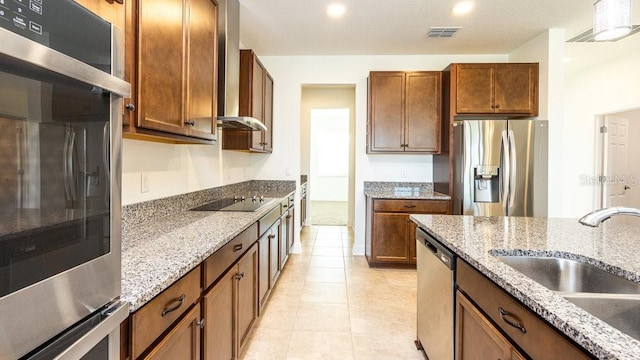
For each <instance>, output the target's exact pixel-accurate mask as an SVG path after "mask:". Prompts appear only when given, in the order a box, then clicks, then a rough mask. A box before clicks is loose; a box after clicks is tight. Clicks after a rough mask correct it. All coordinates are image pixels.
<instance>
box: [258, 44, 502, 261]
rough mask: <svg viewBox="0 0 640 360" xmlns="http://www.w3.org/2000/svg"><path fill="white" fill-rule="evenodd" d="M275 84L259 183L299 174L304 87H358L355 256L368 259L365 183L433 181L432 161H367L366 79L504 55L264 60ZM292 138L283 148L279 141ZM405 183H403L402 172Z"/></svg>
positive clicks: (395, 157) (383, 158)
mask: <svg viewBox="0 0 640 360" xmlns="http://www.w3.org/2000/svg"><path fill="white" fill-rule="evenodd" d="M260 60H261V61H262V63H263V64H264V65H265V67H266V68H267V69H268V71H269V73H270V74H271V75H272V76H273V78H274V105H273V107H274V116H273V117H274V122H275V125H274V144H275V145H274V146H275V149H274V153H273V155H272V156H270V157H268V158H265V159H264V161H262V162H261V163H260V170H259V171H258V172H257V178H259V179H269V178H274V177H279V176H281V174H282V169H283V167H287V168H290V169H292V171H293V173H294V174H296V176H297V174H299V173H300V141H299V136H293V135H292V134H300V102H301V91H302V85H304V84H355V87H356V89H355V91H356V114H355V116H356V124H355V125H356V128H355V147H356V155H355V167H356V174H355V194H356V198H355V219H354V221H355V223H354V233H355V246H354V253H355V254H364V220H365V216H364V211H365V206H364V195H363V192H362V190H363V182H364V181H427V182H430V181H432V175H433V170H432V157H431V156H430V155H379V154H375V155H367V154H366V152H365V146H366V128H367V126H366V123H367V76H368V74H369V71H373V70H442V69H444V68H445V67H446V66H447V65H448V64H450V63H452V62H494V61H506V60H507V56H506V55H437V56H435V55H431V56H429V55H416V56H262V57H260ZM283 137H290V138H292V139H293V141H289V143H288V144H285V145H284V146H282V147H281V146H280V145H279V141H278V139H279V138H283ZM402 170H404V171H406V174H407V176H406V178H401V177H400V173H401V171H402Z"/></svg>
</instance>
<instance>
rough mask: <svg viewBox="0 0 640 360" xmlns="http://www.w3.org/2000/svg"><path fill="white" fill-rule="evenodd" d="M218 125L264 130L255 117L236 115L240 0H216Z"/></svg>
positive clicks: (235, 128)
mask: <svg viewBox="0 0 640 360" xmlns="http://www.w3.org/2000/svg"><path fill="white" fill-rule="evenodd" d="M218 11H219V13H218V57H219V58H218V114H224V115H221V116H218V117H217V122H218V127H219V128H222V129H232V130H254V131H257V130H263V131H266V130H267V127H266V126H265V125H264V124H263V123H262V122H261V121H260V120H258V119H256V118H253V117H248V116H238V109H239V97H240V3H239V2H238V0H218Z"/></svg>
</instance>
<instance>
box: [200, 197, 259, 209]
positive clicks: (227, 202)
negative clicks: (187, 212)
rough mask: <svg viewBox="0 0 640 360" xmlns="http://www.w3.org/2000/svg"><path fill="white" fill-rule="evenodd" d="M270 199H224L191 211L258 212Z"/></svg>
mask: <svg viewBox="0 0 640 360" xmlns="http://www.w3.org/2000/svg"><path fill="white" fill-rule="evenodd" d="M270 200H271V198H265V197H262V196H261V197H255V196H254V197H252V198H247V199H245V198H244V196H242V197H232V198H224V199H219V200H215V201H212V202H210V203H206V204H204V205H200V206H198V207H196V208H193V209H191V210H193V211H246V212H252V211H258V210H259V209H260V208H261V207H263V206H265V205H266V204H268V203H269V202H270Z"/></svg>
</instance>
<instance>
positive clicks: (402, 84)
mask: <svg viewBox="0 0 640 360" xmlns="http://www.w3.org/2000/svg"><path fill="white" fill-rule="evenodd" d="M441 101H442V73H441V72H440V71H416V72H403V71H372V72H370V73H369V109H368V110H369V111H368V113H369V121H368V123H367V134H368V137H367V153H429V154H433V153H438V152H439V151H440V123H441V118H442V115H441Z"/></svg>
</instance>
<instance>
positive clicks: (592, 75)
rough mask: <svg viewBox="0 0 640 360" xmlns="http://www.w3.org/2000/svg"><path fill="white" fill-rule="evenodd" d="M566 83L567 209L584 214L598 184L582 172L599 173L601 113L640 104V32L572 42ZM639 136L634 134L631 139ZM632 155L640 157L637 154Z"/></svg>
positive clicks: (564, 180)
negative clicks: (610, 40)
mask: <svg viewBox="0 0 640 360" xmlns="http://www.w3.org/2000/svg"><path fill="white" fill-rule="evenodd" d="M567 55H569V56H571V62H570V63H568V64H567V65H566V78H565V88H564V90H565V91H564V94H565V95H564V122H565V124H564V130H563V131H564V134H565V136H564V139H563V140H564V142H563V143H562V144H563V146H562V150H563V151H562V153H561V156H563V157H564V159H566V161H565V163H564V166H563V177H562V183H561V186H562V192H563V197H564V198H563V202H564V204H563V211H562V215H563V216H567V217H579V216H582V215H584V214H585V213H586V212H588V211H591V210H593V209H594V208H595V207H596V206H597V204H595V202H594V201H593V199H594V197H595V196H594V192H595V191H596V190H597V189H596V187H595V186H591V185H584V184H581V183H580V180H579V179H580V176H581V175H587V176H594V175H597V174H596V166H595V162H596V150H595V144H596V136H597V127H596V120H595V118H596V116H597V115H599V114H600V115H601V114H610V113H613V112H619V111H623V110H628V109H632V108H638V107H640V96H638V94H640V67H639V66H638V64H640V36H638V35H634V36H631V37H628V38H626V39H622V40H619V41H617V42H613V43H568V44H567ZM634 141H638V139H634V138H630V139H629V143H632V142H634ZM630 158H632V159H635V160H634V161H636V162H637V161H638V157H637V155H636V154H630Z"/></svg>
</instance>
